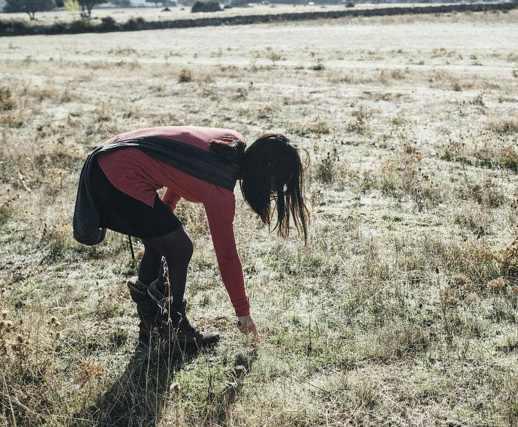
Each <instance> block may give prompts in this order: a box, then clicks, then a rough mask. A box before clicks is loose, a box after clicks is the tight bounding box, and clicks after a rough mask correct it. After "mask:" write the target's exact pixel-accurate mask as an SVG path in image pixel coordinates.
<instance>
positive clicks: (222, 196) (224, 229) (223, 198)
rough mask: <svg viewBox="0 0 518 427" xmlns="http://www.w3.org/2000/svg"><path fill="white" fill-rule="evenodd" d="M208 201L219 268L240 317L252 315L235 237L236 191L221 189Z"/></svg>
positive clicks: (208, 214)
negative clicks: (234, 192)
mask: <svg viewBox="0 0 518 427" xmlns="http://www.w3.org/2000/svg"><path fill="white" fill-rule="evenodd" d="M217 193H218V194H214V195H213V197H211V198H210V199H209V200H207V201H206V203H205V212H206V213H207V219H208V222H209V228H210V233H211V235H212V242H213V244H214V249H215V251H216V258H217V259H218V265H219V271H220V273H221V277H222V279H223V283H224V285H225V288H226V289H227V292H228V295H229V297H230V301H231V302H232V305H233V306H234V310H235V312H236V315H237V316H248V315H249V314H250V305H249V302H248V297H247V296H246V291H245V284H244V278H243V269H242V267H241V261H240V259H239V255H238V253H237V249H236V241H235V238H234V224H233V223H234V212H235V198H234V194H233V193H232V192H230V191H228V190H224V189H219V188H218V189H217Z"/></svg>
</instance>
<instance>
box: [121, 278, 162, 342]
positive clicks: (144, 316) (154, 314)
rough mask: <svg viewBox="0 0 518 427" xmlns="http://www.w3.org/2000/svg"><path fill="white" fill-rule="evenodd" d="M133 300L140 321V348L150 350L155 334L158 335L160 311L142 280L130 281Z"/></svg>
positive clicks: (129, 286)
mask: <svg viewBox="0 0 518 427" xmlns="http://www.w3.org/2000/svg"><path fill="white" fill-rule="evenodd" d="M127 284H128V288H129V291H130V295H131V299H132V300H133V301H134V302H135V303H136V304H137V313H138V316H139V319H140V323H139V335H138V344H137V346H138V347H140V348H143V349H145V348H148V347H149V346H150V344H151V342H152V337H153V334H155V335H157V334H158V326H159V323H160V310H159V309H158V307H157V305H156V304H155V303H154V302H153V300H152V299H151V298H150V297H149V295H148V293H147V286H146V285H145V284H144V283H142V282H141V281H140V280H136V281H135V282H132V281H128V283H127Z"/></svg>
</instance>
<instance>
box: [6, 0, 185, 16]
mask: <svg viewBox="0 0 518 427" xmlns="http://www.w3.org/2000/svg"><path fill="white" fill-rule="evenodd" d="M106 2H107V0H6V5H5V6H4V10H3V11H4V12H6V13H15V12H23V13H26V14H27V15H29V18H30V19H31V20H34V19H35V18H36V13H37V12H48V11H50V10H53V9H56V8H65V9H66V10H69V11H80V14H81V17H82V18H90V17H91V16H92V9H93V8H94V7H95V6H97V5H99V4H102V3H106ZM146 2H148V3H154V4H155V6H158V5H162V6H164V7H167V6H172V5H175V4H176V2H175V1H174V0H146ZM111 3H113V4H115V5H117V6H121V7H127V6H131V1H130V0H111Z"/></svg>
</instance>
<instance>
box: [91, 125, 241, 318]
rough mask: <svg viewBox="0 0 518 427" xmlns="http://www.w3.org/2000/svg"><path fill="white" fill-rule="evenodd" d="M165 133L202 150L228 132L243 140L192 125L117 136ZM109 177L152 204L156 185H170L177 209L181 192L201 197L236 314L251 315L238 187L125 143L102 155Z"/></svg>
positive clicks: (171, 201)
mask: <svg viewBox="0 0 518 427" xmlns="http://www.w3.org/2000/svg"><path fill="white" fill-rule="evenodd" d="M144 136H161V137H166V138H171V139H173V140H175V141H179V142H182V143H185V144H191V145H194V146H196V147H198V148H201V149H203V150H207V151H208V150H209V143H210V141H212V140H220V141H226V137H231V139H234V138H237V139H239V140H240V141H243V137H242V135H241V134H239V133H238V132H236V131H234V130H231V129H216V128H204V127H194V126H168V127H158V128H148V129H140V130H137V131H133V132H127V133H124V134H121V135H117V136H116V137H114V138H113V139H112V141H113V140H115V139H117V138H120V139H126V138H138V137H144ZM98 163H99V166H100V167H101V169H102V170H103V172H104V173H105V175H106V177H107V178H108V179H109V181H110V182H111V183H112V184H113V186H114V187H116V188H117V189H118V190H120V191H122V192H124V193H126V194H128V195H129V196H131V197H133V198H135V199H137V200H140V201H141V202H143V203H145V204H147V205H148V206H153V203H154V200H155V196H156V191H157V190H158V189H160V188H163V187H167V191H166V192H165V194H164V196H163V198H162V200H163V201H164V203H166V204H168V205H169V206H170V207H171V210H172V211H174V209H175V207H176V204H177V202H178V201H179V200H180V198H184V199H185V200H188V201H190V202H194V203H202V204H203V206H204V208H205V212H206V215H207V219H208V223H209V228H210V233H211V236H212V242H213V244H214V249H215V251H216V257H217V260H218V265H219V270H220V273H221V277H222V279H223V283H224V285H225V288H226V289H227V292H228V295H229V297H230V300H231V302H232V305H233V306H234V309H235V312H236V315H238V316H247V315H248V314H249V313H250V306H249V303H248V298H247V296H246V291H245V286H244V279H243V270H242V267H241V261H240V259H239V255H238V253H237V249H236V242H235V238H234V229H233V222H234V213H235V197H234V193H233V192H232V191H230V190H227V189H225V188H222V187H219V186H217V185H214V184H210V183H208V182H206V181H203V180H201V179H198V178H196V177H193V176H191V175H188V174H186V173H185V172H182V171H180V170H178V169H176V168H175V167H173V166H171V165H169V164H167V163H164V162H161V161H159V160H156V159H154V158H153V157H151V156H149V155H147V154H145V153H144V152H142V151H141V150H139V149H137V148H124V149H122V150H114V151H111V152H107V153H105V154H102V155H100V156H99V157H98Z"/></svg>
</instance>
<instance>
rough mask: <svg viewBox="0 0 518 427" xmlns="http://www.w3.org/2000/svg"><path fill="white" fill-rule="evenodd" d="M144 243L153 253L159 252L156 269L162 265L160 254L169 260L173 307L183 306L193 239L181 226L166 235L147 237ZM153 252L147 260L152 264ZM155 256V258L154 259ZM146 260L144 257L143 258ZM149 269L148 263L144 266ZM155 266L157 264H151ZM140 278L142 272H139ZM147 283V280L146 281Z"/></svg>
mask: <svg viewBox="0 0 518 427" xmlns="http://www.w3.org/2000/svg"><path fill="white" fill-rule="evenodd" d="M144 245H145V247H146V251H147V248H150V249H151V250H152V251H153V254H159V256H158V257H156V258H158V267H157V269H156V270H155V271H157V272H158V268H159V266H160V255H161V256H164V257H165V259H166V261H167V268H168V270H169V281H170V282H171V297H172V300H173V308H174V309H179V308H181V306H182V304H183V300H184V295H185V287H186V283H187V270H188V268H189V262H190V261H191V257H192V252H193V245H192V241H191V239H190V238H189V236H188V235H187V233H185V231H184V229H183V228H182V227H180V228H179V229H178V230H175V231H173V232H171V233H169V234H167V235H165V236H161V237H155V238H152V239H145V240H144ZM151 257H152V255H151V253H150V260H149V261H147V260H146V264H147V263H148V262H149V264H150V265H151V264H152V262H151ZM154 259H155V258H153V260H154ZM142 260H143V261H144V258H143V259H142ZM144 267H145V269H147V268H148V267H147V265H146V266H144ZM151 267H152V268H155V264H154V263H153V264H152V265H151ZM139 278H140V273H139ZM141 280H142V279H141ZM144 283H146V282H144Z"/></svg>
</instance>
